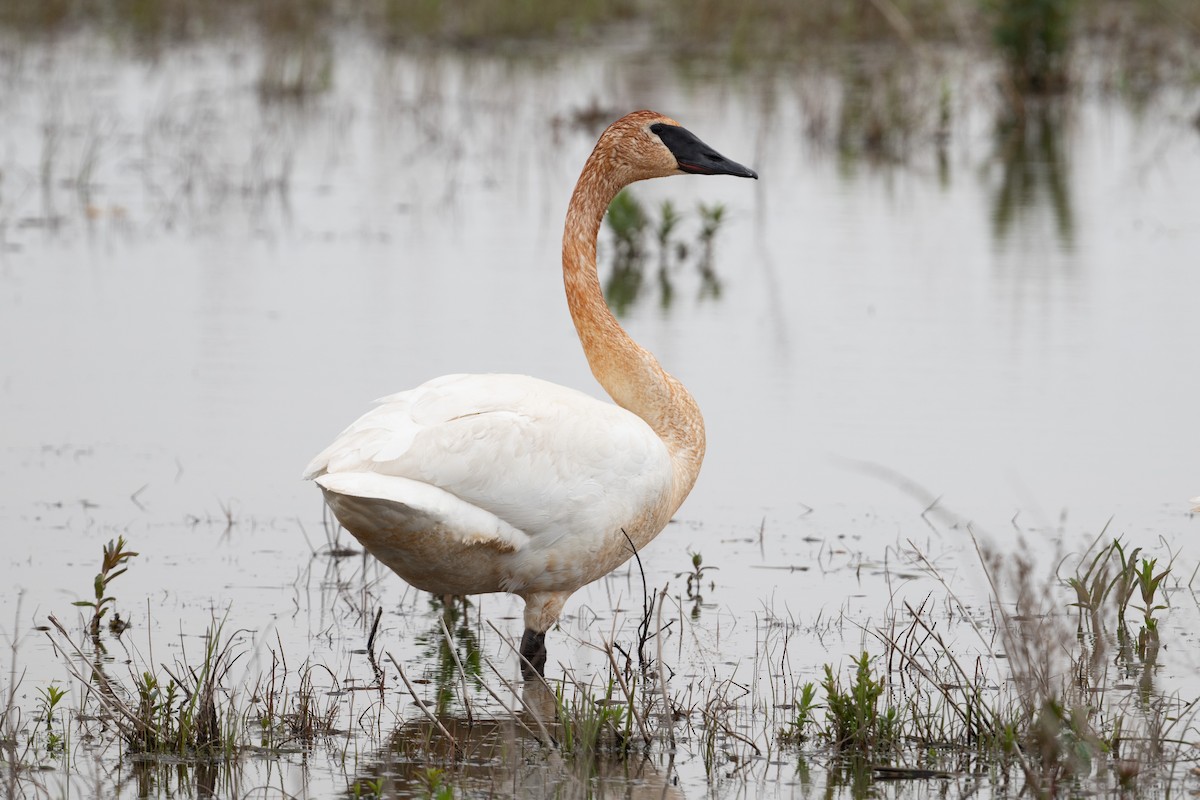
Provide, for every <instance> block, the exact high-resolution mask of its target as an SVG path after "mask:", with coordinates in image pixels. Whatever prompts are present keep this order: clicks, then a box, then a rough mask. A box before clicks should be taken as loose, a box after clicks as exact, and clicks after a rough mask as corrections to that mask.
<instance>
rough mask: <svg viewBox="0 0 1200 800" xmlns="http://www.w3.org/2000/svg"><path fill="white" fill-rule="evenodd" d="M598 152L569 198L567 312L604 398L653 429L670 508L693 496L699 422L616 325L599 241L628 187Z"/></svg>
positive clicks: (672, 384)
mask: <svg viewBox="0 0 1200 800" xmlns="http://www.w3.org/2000/svg"><path fill="white" fill-rule="evenodd" d="M623 172H624V171H623V170H622V169H621V168H620V166H619V165H618V164H616V163H614V159H612V158H611V154H610V153H608V152H606V151H605V149H604V148H603V141H602V142H601V144H598V145H597V146H596V149H595V150H593V151H592V154H591V156H590V157H589V158H588V160H587V164H586V165H585V166H584V169H583V174H582V175H580V176H579V182H578V183H577V184H576V185H575V192H574V194H572V195H571V204H570V206H569V207H568V209H567V222H566V228H565V230H564V231H563V258H562V260H563V283H564V284H565V286H566V291H567V305H568V306H569V307H570V309H571V318H572V319H573V320H574V322H575V330H576V332H577V333H578V334H579V341H580V342H581V343H582V344H583V352H584V354H585V355H586V356H587V360H588V365H589V366H591V368H592V374H593V375H595V376H596V380H597V381H599V382H600V385H601V386H603V387H604V390H605V391H606V392H608V394H609V396H610V397H611V398H612V399H613V400H614V401H615V402H616V403H617V405H619V406H621V407H622V408H625V409H628V410H629V411H632V412H633V413H634V414H637V415H638V416H639V417H641V418H642V419H643V420H645V421H646V422H647V424H649V425H650V427H651V428H652V429H653V430H654V432H655V433H656V434H658V436H659V438H661V439H662V440H663V442H664V443H665V444H666V446H667V449H668V451H669V452H670V453H671V458H672V460H673V461H674V464H675V507H678V505H679V504H680V503H682V502H683V500H684V498H685V497H687V494H688V492H690V491H691V488H692V485H693V484H694V483H695V482H696V476H697V475H698V474H699V472H700V463H701V462H702V461H703V460H704V418H703V417H702V416H701V414H700V409H699V407H698V406H697V405H696V401H695V400H694V399H692V396H691V394H689V393H688V391H687V389H686V388H684V386H683V384H682V383H680V382H679V380H677V379H676V378H675V377H674V376H672V375H670V374H669V373H667V371H666V370H664V369H663V368H662V367H661V366H660V365H659V363H658V360H657V359H656V358H655V357H654V356H653V355H652V354H651V353H650V352H649V351H647V350H645V349H644V348H642V347H640V346H639V345H638V344H637V342H635V341H633V339H632V338H630V336H629V334H627V333H626V332H625V329H624V328H622V327H621V325H620V323H618V322H617V319H616V317H614V316H613V314H612V311H610V310H609V308H608V304H607V303H606V302H605V300H604V293H603V291H602V290H601V288H600V278H599V276H598V275H597V273H596V239H597V237H598V236H599V234H600V224H601V222H602V221H603V219H604V214H605V212H606V211H607V210H608V206H609V204H610V203H611V202H612V200H613V198H614V197H616V196H617V193H618V192H619V191H621V189H622V188H624V186H625V185H627V184H628V183H631V182H632V180H628V179H624V180H623V179H622V175H623Z"/></svg>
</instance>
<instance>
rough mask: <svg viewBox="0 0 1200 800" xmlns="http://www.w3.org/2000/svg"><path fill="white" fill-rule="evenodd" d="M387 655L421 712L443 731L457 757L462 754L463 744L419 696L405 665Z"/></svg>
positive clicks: (387, 653) (386, 653) (389, 654)
mask: <svg viewBox="0 0 1200 800" xmlns="http://www.w3.org/2000/svg"><path fill="white" fill-rule="evenodd" d="M385 655H386V656H387V657H388V660H389V661H391V662H392V666H394V667H395V668H396V671H397V672H399V673H400V680H402V681H404V685H405V686H407V687H408V693H409V694H410V695H412V699H413V702H415V703H416V704H417V708H419V709H421V712H422V713H423V714H424V715H425V716H426V717H427V718H428V719H429V721H430V722H432V723H433V724H434V725H435V726H436V727H437V729H438V730H439V731H441V732H442V735H443V736H445V737H446V741H448V742H450V746H451V747H453V748H454V755H455V757H456V758H457V757H459V756H461V755H462V752H463V751H462V747H461V745H459V743H458V740H457V739H455V738H454V737H453V736H452V735H451V734H450V731H448V730H446V726H445V725H443V724H442V723H441V720H439V719H438V718H437V715H436V714H434V713H433V712H432V711H430V710H429V706H427V705H425V702H424V701H423V700H421V698H420V697H418V696H417V690H416V689H414V688H413V685H412V683H410V682H409V680H408V676H407V675H405V674H404V667H402V666H400V662H399V661H397V660H396V659H395V658H394V657H393V656H392V654H391V653H389V652H385Z"/></svg>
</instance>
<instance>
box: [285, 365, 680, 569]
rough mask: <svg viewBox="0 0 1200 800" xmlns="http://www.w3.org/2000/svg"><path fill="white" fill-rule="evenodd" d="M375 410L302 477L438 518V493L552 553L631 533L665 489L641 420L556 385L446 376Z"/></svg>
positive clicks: (661, 453) (665, 467)
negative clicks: (432, 511)
mask: <svg viewBox="0 0 1200 800" xmlns="http://www.w3.org/2000/svg"><path fill="white" fill-rule="evenodd" d="M378 403H379V405H377V406H376V407H375V408H373V409H372V410H371V411H369V412H367V413H366V414H364V415H363V416H362V417H361V418H359V419H358V420H357V421H356V422H354V423H353V424H352V425H351V426H350V427H349V428H347V429H346V430H345V431H343V432H342V434H341V435H340V436H339V437H338V438H337V440H335V441H334V443H333V444H332V445H330V446H329V447H328V448H326V450H325V451H324V452H322V453H321V454H320V455H318V456H317V457H316V458H315V459H314V460H313V461H312V463H310V464H309V466H308V469H307V470H306V475H305V476H306V477H311V478H317V481H318V483H320V484H321V485H322V486H325V488H327V489H329V490H330V491H334V492H338V493H343V494H350V495H357V494H360V493H361V494H362V496H369V497H376V498H379V499H390V500H393V501H394V502H398V503H404V504H407V505H413V506H416V505H420V504H421V503H427V502H428V503H433V504H434V507H436V508H441V507H442V506H438V505H437V500H436V499H435V498H437V497H438V495H437V494H430V493H428V492H425V491H424V490H425V489H436V490H438V492H441V493H448V494H449V495H452V496H453V497H454V498H457V499H458V500H460V501H462V502H463V503H465V504H469V505H471V506H474V507H476V510H478V511H481V512H486V513H487V514H488V515H494V516H495V517H497V518H499V520H500V521H502V522H503V523H504V524H505V525H507V526H509V528H511V529H513V532H515V533H519V534H522V535H525V536H527V537H532V538H533V539H534V540H537V542H536V543H537V544H539V545H547V546H548V545H550V544H552V542H553V540H556V539H558V538H559V537H561V536H564V535H571V534H573V535H578V536H583V537H590V536H601V535H605V534H607V533H609V532H611V531H613V530H615V529H616V528H619V527H620V526H622V525H628V524H629V523H630V521H631V519H632V518H633V517H634V516H635V515H636V514H637V512H638V510H640V509H644V508H646V507H648V506H649V505H651V504H653V503H654V502H655V501H657V500H658V499H659V498H660V497H661V496H664V495H665V494H666V493H667V492H669V491H670V487H671V475H672V468H671V460H670V456H669V454H668V452H667V449H666V446H665V445H664V444H663V442H662V440H661V439H659V438H658V436H657V435H655V434H654V432H653V431H652V430H651V429H650V427H649V426H648V425H647V424H646V423H645V422H644V421H642V420H641V419H640V418H638V417H637V416H635V415H634V414H632V413H630V412H628V411H625V410H624V409H622V408H620V407H618V406H615V405H612V404H611V403H605V402H601V401H599V400H596V399H595V398H593V397H590V396H588V395H586V394H584V393H582V392H578V391H575V390H573V389H568V388H566V387H563V386H558V385H557V384H553V383H548V382H546V381H542V380H538V379H536V378H531V377H528V376H524V375H447V376H444V377H441V378H436V379H434V380H432V381H429V382H428V383H425V384H423V385H421V386H419V387H417V388H415V389H412V390H409V391H407V392H401V393H399V394H395V395H390V396H388V397H384V398H382V399H381V400H379V401H378ZM347 473H355V474H362V473H374V474H375V475H374V477H371V478H357V477H356V478H354V479H353V480H351V479H349V478H343V476H344V475H346V474H347ZM392 480H395V483H389V481H392ZM337 487H341V488H337ZM418 487H422V488H418ZM445 499H446V498H444V497H442V498H441V500H443V501H444V500H445ZM428 510H429V509H427V511H428ZM511 535H512V532H510V533H503V534H502V533H499V532H497V536H498V537H499V538H505V539H508V537H510V536H511ZM508 543H511V540H509V542H508Z"/></svg>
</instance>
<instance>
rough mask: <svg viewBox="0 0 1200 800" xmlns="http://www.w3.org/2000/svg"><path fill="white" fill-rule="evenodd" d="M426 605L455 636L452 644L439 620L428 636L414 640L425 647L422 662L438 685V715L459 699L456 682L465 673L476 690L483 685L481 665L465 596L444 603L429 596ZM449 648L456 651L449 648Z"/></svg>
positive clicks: (477, 643) (436, 707) (435, 708)
mask: <svg viewBox="0 0 1200 800" xmlns="http://www.w3.org/2000/svg"><path fill="white" fill-rule="evenodd" d="M429 602H430V606H431V607H432V608H433V609H434V610H436V611H437V612H438V617H439V618H440V619H441V620H443V621H445V623H446V630H447V631H450V632H451V634H452V635H453V637H454V642H451V641H450V640H448V639H447V638H446V636H445V634H444V633H443V631H442V625H441V622H440V621H439V622H438V624H437V625H435V626H434V627H432V628H431V629H430V631H429V633H428V634H425V635H424V636H419V637H417V642H418V643H420V644H421V645H423V646H424V652H423V654H422V655H423V660H424V661H425V662H426V663H428V664H430V665H431V667H432V670H433V676H432V677H433V680H434V682H435V684H436V686H437V702H436V704H435V707H434V711H435V712H436V713H437V714H438V715H439V716H440V715H442V714H445V713H446V712H447V711H449V710H450V708H451V707H452V706H453V704H454V701H455V699H456V697H457V696H458V692H457V687H458V683H459V681H460V680H461V679H462V677H463V676H464V674H465V677H468V678H470V679H471V681H472V682H473V683H474V684H475V685H476V686H477V687H478V686H480V685H482V680H483V678H482V674H483V673H482V670H483V662H482V659H481V656H480V651H479V638H478V636H477V635H476V633H475V631H473V630H472V629H471V627H470V625H469V624H468V620H467V613H466V610H467V607H468V606H467V604H468V603H469V602H470V601H469V600H468V599H467V598H465V597H462V598H450V599H448V600H443V599H442V598H439V597H435V596H434V595H430V596H429ZM452 647H455V649H451V648H452ZM460 664H461V665H462V671H461V672H460V670H459V665H460Z"/></svg>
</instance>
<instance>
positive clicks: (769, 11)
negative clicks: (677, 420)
mask: <svg viewBox="0 0 1200 800" xmlns="http://www.w3.org/2000/svg"><path fill="white" fill-rule="evenodd" d="M81 24H94V25H97V26H99V27H102V28H103V29H104V31H105V32H106V33H107V34H109V35H113V36H116V37H117V38H124V39H128V40H131V41H133V42H135V43H137V44H138V45H140V46H143V47H146V48H151V49H153V48H158V47H163V46H167V45H170V44H172V43H176V42H179V41H183V40H188V39H193V38H197V37H203V36H206V35H207V36H214V35H222V34H228V33H229V32H231V31H240V30H250V31H255V32H257V33H259V34H261V35H262V36H264V37H266V38H270V37H274V36H277V35H279V34H281V33H283V34H285V35H289V36H296V37H299V38H306V37H308V38H313V37H315V36H316V34H318V33H320V34H322V35H325V36H328V35H329V34H330V33H331V31H332V30H333V29H334V28H335V27H344V28H346V27H349V28H356V29H358V30H360V31H366V32H367V33H368V35H370V36H372V37H376V38H377V39H378V40H379V41H381V42H383V43H385V44H389V45H396V44H404V45H409V44H413V43H417V44H422V45H423V44H428V43H433V44H440V45H445V46H450V47H456V48H473V49H475V48H487V47H504V46H505V45H508V44H511V43H512V42H514V41H529V40H540V41H548V42H569V41H575V40H578V39H580V38H582V37H585V36H586V37H589V38H590V39H592V40H595V39H596V36H597V34H600V33H602V32H603V31H604V30H605V29H606V28H610V29H611V28H614V27H615V26H617V25H621V26H624V27H622V28H621V29H620V30H621V33H622V35H624V33H625V31H627V30H628V27H627V26H629V25H630V24H641V25H642V26H643V27H644V28H645V29H646V32H647V33H648V34H650V35H649V36H648V37H647V40H648V41H652V42H653V43H654V47H655V49H656V50H662V49H663V48H666V49H667V52H668V54H670V55H675V56H682V57H688V56H693V55H697V54H704V55H706V56H708V57H709V59H708V60H710V61H711V56H713V55H719V56H723V57H724V59H725V61H726V62H727V63H730V64H734V65H745V64H748V63H753V62H762V61H767V62H775V63H780V62H788V61H793V60H795V59H796V58H798V57H807V56H808V55H810V54H811V53H812V52H814V50H816V49H818V48H820V47H821V46H823V45H827V44H833V45H839V44H846V43H870V44H874V45H878V44H881V43H892V42H901V43H903V45H904V46H905V47H912V46H914V45H915V46H918V47H920V46H921V45H923V44H924V43H936V42H942V41H948V40H949V41H955V40H957V41H963V40H966V41H970V35H969V33H968V32H969V31H973V30H980V29H987V28H990V29H991V31H992V33H993V40H994V42H995V43H996V45H997V47H998V48H999V49H1000V51H1001V54H1002V56H1003V57H1004V59H1005V61H1006V63H1007V65H1008V67H1009V73H1010V74H1011V76H1012V82H1013V85H1014V88H1016V89H1017V90H1018V91H1020V92H1025V91H1034V92H1037V91H1046V90H1052V89H1054V88H1056V86H1059V85H1061V84H1062V82H1063V80H1064V78H1065V75H1066V71H1065V62H1066V55H1067V52H1068V50H1069V46H1070V40H1071V38H1072V32H1073V30H1078V31H1081V32H1085V33H1086V32H1089V31H1094V32H1095V38H1096V39H1105V40H1107V41H1108V42H1109V43H1111V44H1113V45H1115V47H1114V48H1113V52H1114V53H1115V54H1116V55H1117V56H1118V57H1120V58H1121V59H1124V60H1127V61H1128V63H1129V64H1130V65H1132V66H1134V67H1137V66H1139V65H1144V64H1146V63H1148V62H1152V63H1154V64H1170V62H1171V61H1172V59H1173V58H1175V56H1177V55H1178V54H1172V53H1170V52H1168V49H1167V48H1163V47H1161V46H1160V45H1161V41H1162V37H1161V36H1155V35H1151V36H1147V35H1146V34H1147V32H1148V31H1155V32H1156V33H1162V34H1165V35H1168V36H1171V35H1174V36H1181V37H1187V36H1188V35H1190V33H1194V31H1196V30H1198V29H1200V4H1197V3H1196V2H1195V0H1156V2H1154V3H1119V2H1104V1H1102V0H982V2H980V3H947V2H945V0H903V2H896V0H869V1H868V2H860V3H847V2H844V0H808V1H807V2H803V3H799V2H786V1H785V0H643V1H642V2H638V0H613V1H606V0H356V1H355V2H353V3H344V2H338V1H337V0H296V1H295V2H292V1H289V0H208V2H203V3H200V2H196V1H195V0H93V1H92V2H86V3H85V2H78V1H77V0H7V1H6V2H4V3H2V4H0V26H5V27H9V28H12V29H15V30H17V31H19V32H21V33H23V34H37V33H47V34H53V33H58V32H62V31H65V30H71V29H73V28H76V27H78V26H80V25H81ZM1189 32H1190V33H1189ZM843 52H844V51H843ZM1188 58H1189V56H1186V55H1185V57H1184V58H1183V60H1182V61H1183V63H1181V64H1177V65H1176V67H1178V66H1182V67H1183V69H1182V70H1181V71H1180V72H1179V73H1177V74H1182V75H1185V76H1186V75H1187V74H1188V71H1189V70H1194V66H1195V64H1194V62H1192V63H1191V64H1190V65H1189V64H1188V63H1187V60H1188ZM324 63H325V64H327V65H328V64H331V61H329V62H324ZM1176 67H1173V68H1176ZM292 68H293V69H297V70H300V71H306V70H312V74H314V75H320V74H321V73H323V72H324V67H323V66H322V65H321V63H317V64H316V65H315V68H314V67H307V66H306V67H301V66H300V65H299V62H296V63H295V64H294V65H293V67H292ZM1153 71H1154V70H1153V69H1152V70H1151V72H1153ZM1121 72H1123V73H1125V74H1135V73H1145V72H1146V71H1145V70H1144V69H1130V68H1125V69H1122V70H1121Z"/></svg>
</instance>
